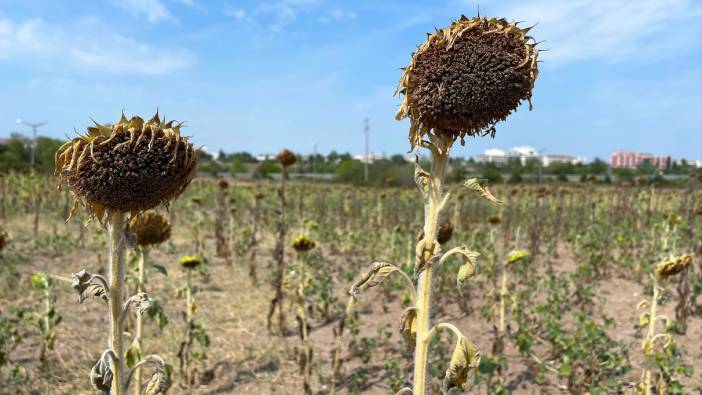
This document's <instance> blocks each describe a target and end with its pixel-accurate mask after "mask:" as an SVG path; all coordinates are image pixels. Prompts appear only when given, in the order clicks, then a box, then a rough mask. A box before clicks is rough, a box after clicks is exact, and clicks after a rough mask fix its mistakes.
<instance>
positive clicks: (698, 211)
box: [692, 203, 702, 217]
mask: <svg viewBox="0 0 702 395" xmlns="http://www.w3.org/2000/svg"><path fill="white" fill-rule="evenodd" d="M692 212H693V213H694V214H695V215H696V216H698V217H702V203H699V204H698V205H697V206H695V208H694V209H692Z"/></svg>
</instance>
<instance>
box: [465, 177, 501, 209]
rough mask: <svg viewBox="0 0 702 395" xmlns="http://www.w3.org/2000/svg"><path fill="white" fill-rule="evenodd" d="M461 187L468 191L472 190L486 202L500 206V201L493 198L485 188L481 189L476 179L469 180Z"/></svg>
mask: <svg viewBox="0 0 702 395" xmlns="http://www.w3.org/2000/svg"><path fill="white" fill-rule="evenodd" d="M463 186H464V187H466V188H468V189H472V190H473V191H475V192H477V193H478V194H479V195H480V196H481V197H483V198H485V199H487V200H488V201H490V202H492V203H494V204H502V201H501V200H499V199H497V198H496V197H495V196H493V195H492V193H490V191H489V190H488V189H487V187H483V186H481V185H480V183H479V182H478V179H477V178H471V179H469V180H467V181H466V182H464V183H463Z"/></svg>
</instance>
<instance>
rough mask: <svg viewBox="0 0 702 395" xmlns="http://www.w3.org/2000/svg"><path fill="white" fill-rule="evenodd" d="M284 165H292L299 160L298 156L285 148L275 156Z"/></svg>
mask: <svg viewBox="0 0 702 395" xmlns="http://www.w3.org/2000/svg"><path fill="white" fill-rule="evenodd" d="M275 158H276V159H277V160H278V162H279V163H280V164H281V165H282V166H283V167H288V166H292V165H294V164H295V162H297V156H296V155H295V154H294V153H293V152H292V151H290V150H288V149H283V150H282V151H280V152H279V153H278V155H276V157H275Z"/></svg>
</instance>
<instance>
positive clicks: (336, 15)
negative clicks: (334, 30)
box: [319, 9, 358, 24]
mask: <svg viewBox="0 0 702 395" xmlns="http://www.w3.org/2000/svg"><path fill="white" fill-rule="evenodd" d="M357 16H358V15H356V13H355V12H352V11H344V10H340V9H335V10H331V11H327V12H326V13H325V14H324V15H322V16H321V17H319V21H320V22H321V23H324V24H327V23H331V22H338V21H343V20H354V19H356V17H357Z"/></svg>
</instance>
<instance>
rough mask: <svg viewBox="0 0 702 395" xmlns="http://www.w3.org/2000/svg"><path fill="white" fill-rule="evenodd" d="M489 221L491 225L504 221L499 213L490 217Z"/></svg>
mask: <svg viewBox="0 0 702 395" xmlns="http://www.w3.org/2000/svg"><path fill="white" fill-rule="evenodd" d="M487 221H488V223H489V224H491V225H498V224H499V223H500V222H502V218H500V216H499V215H491V216H489V217H488V219H487Z"/></svg>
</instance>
